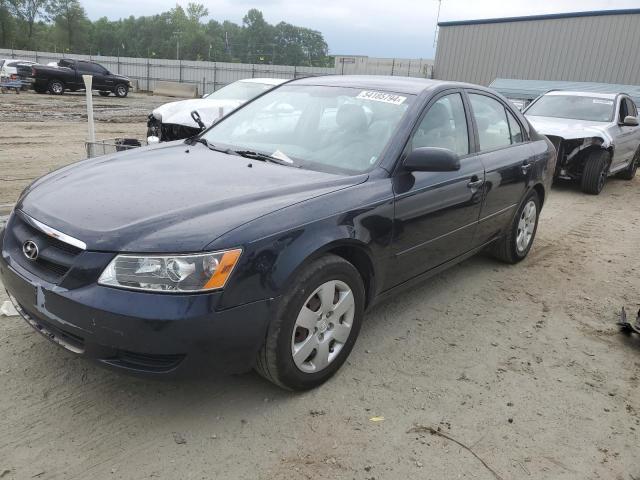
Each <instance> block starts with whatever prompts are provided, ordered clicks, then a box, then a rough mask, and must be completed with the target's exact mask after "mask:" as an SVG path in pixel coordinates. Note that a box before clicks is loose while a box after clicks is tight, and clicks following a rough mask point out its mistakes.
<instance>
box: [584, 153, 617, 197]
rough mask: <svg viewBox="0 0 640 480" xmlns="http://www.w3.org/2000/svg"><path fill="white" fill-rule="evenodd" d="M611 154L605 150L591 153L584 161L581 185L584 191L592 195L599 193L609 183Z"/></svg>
mask: <svg viewBox="0 0 640 480" xmlns="http://www.w3.org/2000/svg"><path fill="white" fill-rule="evenodd" d="M610 159H611V155H610V154H609V152H607V151H605V150H597V151H595V152H591V153H589V156H588V157H587V160H586V161H585V163H584V170H583V171H582V179H581V180H580V186H581V187H582V191H583V192H585V193H589V194H591V195H599V194H600V192H602V189H603V188H604V185H605V183H607V177H608V175H609V160H610Z"/></svg>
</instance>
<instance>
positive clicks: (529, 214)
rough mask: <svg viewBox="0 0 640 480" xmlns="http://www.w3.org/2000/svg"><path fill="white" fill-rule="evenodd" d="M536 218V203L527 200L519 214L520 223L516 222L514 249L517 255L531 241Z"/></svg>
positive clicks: (524, 249)
mask: <svg viewBox="0 0 640 480" xmlns="http://www.w3.org/2000/svg"><path fill="white" fill-rule="evenodd" d="M537 216H538V209H537V207H536V202H534V201H533V200H529V201H528V202H527V204H526V205H525V206H524V208H523V209H522V213H521V214H520V221H519V222H518V234H517V236H516V248H517V249H518V253H520V254H521V253H524V252H525V251H526V250H527V248H528V247H529V244H530V243H531V239H532V238H533V231H534V230H535V228H536V219H537Z"/></svg>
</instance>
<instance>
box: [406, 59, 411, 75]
mask: <svg viewBox="0 0 640 480" xmlns="http://www.w3.org/2000/svg"><path fill="white" fill-rule="evenodd" d="M410 76H411V59H409V66H408V67H407V77H410Z"/></svg>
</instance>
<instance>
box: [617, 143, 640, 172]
mask: <svg viewBox="0 0 640 480" xmlns="http://www.w3.org/2000/svg"><path fill="white" fill-rule="evenodd" d="M638 164H640V147H638V150H636V154H635V155H634V156H633V159H632V160H631V164H630V165H629V166H628V167H627V168H626V169H625V170H624V171H623V172H621V173H620V174H619V177H620V178H622V179H623V180H633V178H634V177H635V176H636V172H637V171H638Z"/></svg>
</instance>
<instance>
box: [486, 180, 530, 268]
mask: <svg viewBox="0 0 640 480" xmlns="http://www.w3.org/2000/svg"><path fill="white" fill-rule="evenodd" d="M539 217H540V197H538V192H536V191H535V190H531V192H529V194H528V195H527V196H526V197H525V199H524V201H523V202H522V204H521V205H520V207H519V208H518V211H517V213H516V215H515V216H514V217H513V220H512V221H511V225H510V226H509V230H508V231H507V233H506V234H505V235H504V236H503V237H502V238H501V239H500V240H498V241H497V242H496V243H495V244H494V245H493V248H492V250H491V253H492V254H493V256H494V257H496V258H497V259H498V260H502V261H503V262H505V263H511V264H514V263H518V262H520V261H521V260H524V258H525V257H526V256H527V255H528V254H529V250H531V246H532V245H533V241H534V239H535V238H536V232H537V231H538V218H539Z"/></svg>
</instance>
